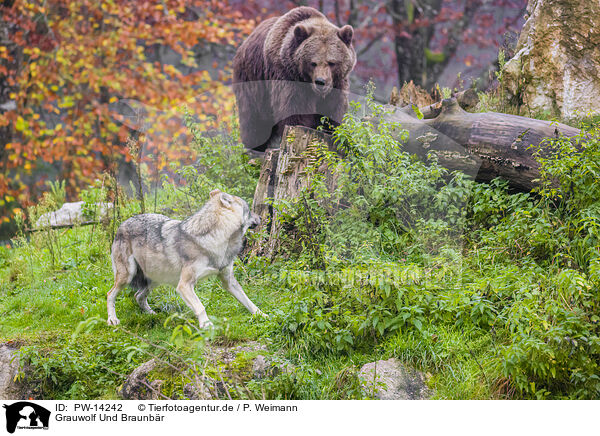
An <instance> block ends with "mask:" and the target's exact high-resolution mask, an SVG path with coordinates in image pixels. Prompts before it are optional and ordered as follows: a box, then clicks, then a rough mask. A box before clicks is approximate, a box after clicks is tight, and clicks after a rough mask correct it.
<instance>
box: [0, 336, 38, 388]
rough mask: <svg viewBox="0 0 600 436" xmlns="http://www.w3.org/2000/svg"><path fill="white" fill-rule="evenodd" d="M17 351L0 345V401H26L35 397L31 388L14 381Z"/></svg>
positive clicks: (16, 367)
mask: <svg viewBox="0 0 600 436" xmlns="http://www.w3.org/2000/svg"><path fill="white" fill-rule="evenodd" d="M17 351H18V348H15V347H13V346H11V345H9V344H2V345H0V399H1V400H27V399H29V398H33V397H35V396H36V395H35V394H34V391H33V389H32V387H31V386H29V385H28V384H26V383H24V382H22V381H18V380H16V378H17V374H18V373H19V366H20V365H19V358H18V356H17ZM24 370H27V368H25V369H24Z"/></svg>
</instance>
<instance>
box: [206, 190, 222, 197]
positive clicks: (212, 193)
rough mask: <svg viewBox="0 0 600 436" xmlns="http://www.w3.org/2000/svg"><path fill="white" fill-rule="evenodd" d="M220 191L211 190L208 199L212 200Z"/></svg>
mask: <svg viewBox="0 0 600 436" xmlns="http://www.w3.org/2000/svg"><path fill="white" fill-rule="evenodd" d="M220 192H221V191H220V190H219V189H213V190H212V191H210V194H208V195H210V198H213V197H214V196H215V195H217V194H219V193H220Z"/></svg>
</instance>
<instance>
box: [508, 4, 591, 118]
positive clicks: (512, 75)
mask: <svg viewBox="0 0 600 436" xmlns="http://www.w3.org/2000/svg"><path fill="white" fill-rule="evenodd" d="M527 12H528V14H529V17H528V18H527V21H526V22H525V25H524V26H523V29H522V30H521V35H520V37H519V42H518V43H517V47H516V54H515V56H514V57H513V58H512V59H511V60H510V61H508V62H507V63H506V65H505V68H504V71H503V76H504V77H503V84H504V86H505V88H506V91H507V92H508V95H509V96H510V97H512V98H514V99H516V100H521V101H522V105H523V106H522V108H523V110H524V111H528V110H531V111H532V112H542V111H547V112H550V113H551V114H553V115H560V116H561V117H562V118H563V119H575V118H581V117H583V116H587V115H593V114H600V2H599V1H598V0H586V1H583V0H529V4H528V5H527Z"/></svg>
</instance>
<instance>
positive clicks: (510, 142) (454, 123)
mask: <svg viewBox="0 0 600 436" xmlns="http://www.w3.org/2000/svg"><path fill="white" fill-rule="evenodd" d="M386 118H387V119H388V120H390V121H396V122H399V123H400V124H401V125H402V128H404V129H406V130H408V132H409V139H408V142H407V143H406V144H405V145H404V148H405V150H407V151H408V152H410V153H414V154H417V155H418V156H420V157H425V156H427V154H428V153H429V152H431V151H434V152H435V153H436V154H437V156H438V159H439V162H440V164H441V165H443V166H444V167H446V168H448V169H449V170H461V171H463V172H465V173H467V174H469V175H472V176H473V177H474V178H475V179H476V180H478V181H483V182H489V181H490V180H492V179H494V178H496V177H503V178H504V179H506V180H508V182H509V184H510V186H511V187H512V188H513V189H515V190H519V191H530V190H531V189H533V188H534V187H535V186H536V180H537V179H538V178H539V175H540V173H539V163H538V162H537V160H536V159H535V158H534V155H533V152H534V150H535V149H537V148H538V147H539V146H540V144H542V141H543V140H544V139H546V138H558V137H559V136H561V135H562V136H566V137H573V136H576V135H578V134H579V133H580V131H579V129H576V128H574V127H570V126H567V125H565V124H561V123H556V122H550V121H543V120H535V119H532V118H526V117H521V116H517V115H508V114H501V113H496V112H485V113H469V112H466V111H465V110H463V109H461V108H460V106H459V104H458V102H457V101H456V99H448V100H443V101H442V102H441V103H440V109H439V113H438V115H437V116H435V117H434V118H430V119H425V118H424V119H419V118H418V117H417V114H416V113H415V112H414V111H413V109H412V107H404V108H393V112H392V113H390V114H388V115H387V116H386Z"/></svg>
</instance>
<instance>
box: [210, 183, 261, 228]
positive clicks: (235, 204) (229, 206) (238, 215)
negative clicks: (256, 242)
mask: <svg viewBox="0 0 600 436" xmlns="http://www.w3.org/2000/svg"><path fill="white" fill-rule="evenodd" d="M210 201H214V202H217V203H218V205H219V207H220V208H221V210H222V212H223V216H227V217H228V219H231V220H232V221H236V222H237V223H239V225H240V226H241V227H242V233H245V232H246V230H248V229H253V228H255V227H256V226H258V225H259V224H260V217H259V216H258V215H256V214H255V213H254V212H252V211H251V210H250V207H248V203H246V202H245V201H244V200H242V199H241V198H240V197H236V196H235V195H231V194H227V193H226V192H221V191H220V190H218V189H215V190H214V191H211V193H210Z"/></svg>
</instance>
